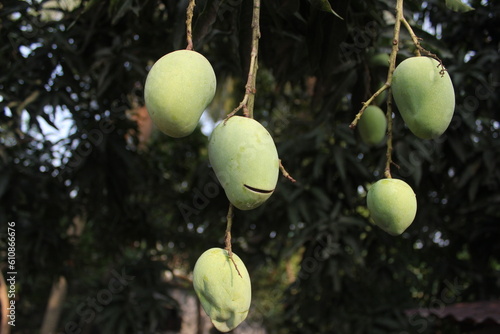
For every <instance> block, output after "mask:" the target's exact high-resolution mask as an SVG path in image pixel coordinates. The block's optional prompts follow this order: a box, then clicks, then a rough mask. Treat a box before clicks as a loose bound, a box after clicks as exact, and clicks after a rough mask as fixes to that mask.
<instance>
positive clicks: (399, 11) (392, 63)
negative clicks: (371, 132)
mask: <svg viewBox="0 0 500 334" xmlns="http://www.w3.org/2000/svg"><path fill="white" fill-rule="evenodd" d="M403 19H404V18H403V0H397V2H396V22H395V23H394V36H393V38H392V50H391V55H390V57H389V70H388V71H387V81H386V83H385V85H387V86H388V87H389V91H388V94H387V113H386V118H387V151H386V163H385V170H384V176H385V177H386V178H389V179H390V178H392V176H391V164H392V163H393V162H392V88H391V85H392V76H393V74H394V69H395V68H396V56H397V55H398V51H399V33H400V31H401V21H402V20H403Z"/></svg>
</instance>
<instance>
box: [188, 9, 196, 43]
mask: <svg viewBox="0 0 500 334" xmlns="http://www.w3.org/2000/svg"><path fill="white" fill-rule="evenodd" d="M194 6H196V4H195V0H189V4H188V7H187V10H186V40H187V46H186V50H194V46H193V28H192V26H193V13H194Z"/></svg>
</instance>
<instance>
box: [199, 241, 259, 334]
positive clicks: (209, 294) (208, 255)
mask: <svg viewBox="0 0 500 334" xmlns="http://www.w3.org/2000/svg"><path fill="white" fill-rule="evenodd" d="M233 260H234V262H235V263H236V265H237V266H238V270H239V272H240V274H241V276H239V274H238V272H237V271H236V268H235V266H234V264H233V262H232V261H231V259H230V258H229V255H228V253H227V251H226V250H224V249H222V248H211V249H209V250H207V251H205V252H204V253H203V254H202V255H201V256H200V257H199V258H198V260H197V261H196V264H195V266H194V270H193V285H194V290H195V292H196V295H197V296H198V298H199V299H200V302H201V305H202V307H203V309H204V310H205V312H206V313H207V314H208V316H209V317H210V319H211V320H212V323H213V324H214V326H215V327H216V328H217V329H218V330H219V331H221V332H228V331H230V330H232V329H234V328H236V327H237V326H238V325H239V324H240V323H241V322H243V321H244V320H245V319H246V317H247V315H248V310H249V309H250V302H251V299H252V287H251V282H250V276H249V275H248V271H247V269H246V267H245V264H244V263H243V261H241V259H240V258H239V257H238V256H237V255H236V254H235V253H233Z"/></svg>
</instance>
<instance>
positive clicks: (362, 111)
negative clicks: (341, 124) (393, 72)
mask: <svg viewBox="0 0 500 334" xmlns="http://www.w3.org/2000/svg"><path fill="white" fill-rule="evenodd" d="M389 87H390V86H389V85H388V84H387V83H385V84H384V85H383V86H382V87H380V88H379V89H378V90H377V91H376V92H375V93H374V94H373V95H372V96H371V97H370V98H369V99H368V100H366V101H365V102H363V107H362V108H361V110H360V111H359V112H358V113H357V114H356V117H355V118H354V120H353V121H352V122H351V124H350V125H349V128H351V129H354V128H355V127H356V126H357V125H358V122H359V119H360V118H361V116H363V113H364V112H365V110H366V108H368V106H369V105H370V104H371V103H372V102H373V100H374V99H375V98H376V97H377V96H379V95H380V94H381V93H382V92H383V91H384V90H386V89H387V88H389Z"/></svg>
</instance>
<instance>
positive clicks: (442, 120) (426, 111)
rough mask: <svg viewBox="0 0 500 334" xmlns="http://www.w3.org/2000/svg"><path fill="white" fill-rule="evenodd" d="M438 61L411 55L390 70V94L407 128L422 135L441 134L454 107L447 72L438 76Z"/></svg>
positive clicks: (448, 121)
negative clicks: (391, 74)
mask: <svg viewBox="0 0 500 334" xmlns="http://www.w3.org/2000/svg"><path fill="white" fill-rule="evenodd" d="M438 65H439V62H438V61H437V60H435V59H433V58H429V57H411V58H407V59H405V60H403V61H402V62H401V63H400V64H399V65H398V66H397V67H396V69H395V70H394V75H393V79H392V94H393V97H394V101H395V102H396V105H397V107H398V109H399V112H400V113H401V116H402V117H403V120H404V122H405V123H406V125H407V126H408V128H409V129H410V131H411V132H413V134H414V135H416V136H417V137H419V138H422V139H433V138H437V137H439V136H440V135H442V134H443V133H444V132H445V131H446V129H447V128H448V126H449V125H450V122H451V119H452V117H453V113H454V111H455V91H454V89H453V83H452V82H451V79H450V76H449V74H448V72H446V71H445V72H444V75H443V76H441V74H440V73H439V72H440V70H441V67H439V68H438Z"/></svg>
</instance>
